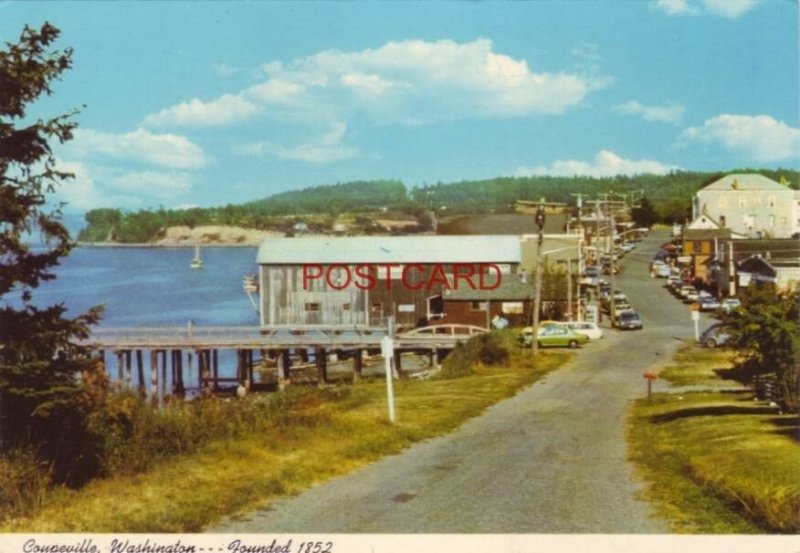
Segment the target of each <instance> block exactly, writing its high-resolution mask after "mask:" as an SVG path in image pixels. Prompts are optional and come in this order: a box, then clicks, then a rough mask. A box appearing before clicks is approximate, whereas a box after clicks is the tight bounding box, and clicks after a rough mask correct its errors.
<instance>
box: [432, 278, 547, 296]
mask: <svg viewBox="0 0 800 553" xmlns="http://www.w3.org/2000/svg"><path fill="white" fill-rule="evenodd" d="M534 294H535V290H534V288H533V286H532V285H531V284H530V283H529V282H522V281H521V280H520V278H519V277H518V276H517V275H503V278H502V280H501V281H500V286H498V287H497V288H495V289H494V290H480V289H474V290H473V289H472V288H460V289H458V290H453V291H452V292H450V293H448V294H446V295H445V296H444V300H445V301H487V300H512V301H514V300H516V301H522V300H528V299H532V298H533V296H534Z"/></svg>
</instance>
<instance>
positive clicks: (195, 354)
mask: <svg viewBox="0 0 800 553" xmlns="http://www.w3.org/2000/svg"><path fill="white" fill-rule="evenodd" d="M483 332H486V329H484V328H480V327H475V326H470V325H436V326H430V327H425V328H419V329H414V330H412V331H409V332H404V333H400V334H396V335H395V336H394V341H395V342H394V343H395V350H396V351H397V353H398V355H396V356H395V359H396V366H395V368H396V371H397V372H398V373H399V374H401V375H402V367H401V366H400V356H399V353H402V352H404V351H416V352H427V353H429V354H430V355H431V358H432V359H435V363H436V364H438V361H439V358H440V355H441V354H442V352H444V351H447V350H450V349H452V348H453V347H455V345H456V344H457V343H458V342H462V341H466V340H467V339H469V338H470V337H471V336H474V335H476V334H480V333H483ZM386 334H387V329H386V328H385V327H353V328H347V327H342V326H336V327H324V326H316V327H269V328H265V327H243V326H228V327H196V326H185V327H134V328H97V329H94V330H93V332H92V334H91V336H90V337H89V338H88V339H87V340H85V341H84V342H83V345H88V346H90V347H92V348H94V349H96V350H98V351H99V352H100V355H101V357H102V361H103V363H104V364H105V363H106V359H105V352H106V351H108V352H111V353H112V354H113V355H114V356H115V357H116V367H117V379H118V382H120V383H122V384H123V385H125V386H127V387H129V388H133V380H134V379H133V372H134V366H135V369H136V388H137V389H138V390H139V391H140V393H142V394H143V395H149V396H150V397H151V398H154V399H158V400H162V399H163V398H165V397H166V396H167V395H172V396H177V397H183V396H184V395H185V394H186V390H187V388H188V386H187V382H186V380H185V372H184V369H185V368H187V369H188V371H189V374H190V375H191V374H192V372H193V367H194V365H195V360H196V367H197V389H198V390H199V392H200V393H201V394H212V393H215V392H218V391H219V390H220V388H221V387H222V386H224V385H226V384H227V385H229V386H232V387H236V392H237V393H238V394H240V395H241V394H244V393H247V392H248V391H250V390H251V389H253V388H254V387H255V386H256V382H255V379H254V370H255V366H256V354H258V356H259V358H262V359H263V358H272V359H274V360H275V362H276V365H277V379H278V381H277V386H278V387H279V388H282V387H283V386H285V385H286V384H288V383H289V382H290V381H291V373H290V369H291V368H292V367H291V365H292V356H291V352H292V351H294V352H296V353H297V354H298V355H299V356H300V357H301V359H305V360H307V359H308V352H309V350H310V351H313V354H314V358H315V360H314V364H315V366H316V372H317V381H318V382H320V383H325V382H327V380H328V366H327V365H328V356H329V355H330V354H331V353H334V352H342V351H347V352H348V353H350V354H352V357H353V379H354V381H357V380H358V379H359V378H360V376H361V372H362V367H363V357H362V356H363V353H364V352H367V351H375V350H379V349H380V345H381V340H382V339H383V338H384V337H385V336H386ZM223 350H231V351H234V352H235V359H236V375H235V376H227V377H226V376H221V374H220V372H221V371H220V361H219V357H220V355H219V354H220V351H223ZM145 352H148V353H149V363H147V366H145ZM184 361H186V363H185V364H184ZM106 366H108V365H106ZM146 369H149V378H146ZM190 378H191V377H190ZM148 384H149V390H148ZM168 385H169V386H170V387H171V389H170V390H169V392H168V390H167V386H168Z"/></svg>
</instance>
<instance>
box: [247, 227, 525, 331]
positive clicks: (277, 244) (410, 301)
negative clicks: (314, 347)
mask: <svg viewBox="0 0 800 553" xmlns="http://www.w3.org/2000/svg"><path fill="white" fill-rule="evenodd" d="M257 262H258V265H259V276H258V282H259V287H258V288H259V293H260V297H259V311H260V314H261V326H262V328H274V327H293V328H302V327H319V326H333V327H337V326H341V327H346V328H353V327H371V326H383V325H384V324H385V321H386V318H387V317H388V316H390V315H393V316H394V317H395V320H396V321H397V324H398V327H400V328H403V327H405V328H410V327H415V326H424V325H426V324H428V322H430V321H432V320H436V319H439V318H441V317H442V316H443V313H444V312H443V306H444V301H443V298H444V295H445V293H446V292H447V291H450V290H459V289H491V288H492V287H496V286H499V284H500V282H501V281H502V278H503V276H504V275H509V274H515V273H516V271H517V269H518V267H519V265H520V262H521V250H520V240H519V237H517V236H510V235H504V236H500V235H491V236H358V237H343V238H336V237H303V238H273V239H267V240H264V242H262V244H261V246H260V248H259V250H258V257H257Z"/></svg>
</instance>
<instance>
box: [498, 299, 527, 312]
mask: <svg viewBox="0 0 800 553" xmlns="http://www.w3.org/2000/svg"><path fill="white" fill-rule="evenodd" d="M501 309H502V310H503V313H505V314H507V315H522V313H523V312H524V306H523V303H522V302H521V301H504V302H503V303H502V304H501Z"/></svg>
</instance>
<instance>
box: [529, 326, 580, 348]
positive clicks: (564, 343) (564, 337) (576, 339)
mask: <svg viewBox="0 0 800 553" xmlns="http://www.w3.org/2000/svg"><path fill="white" fill-rule="evenodd" d="M521 340H522V345H523V346H525V347H530V346H531V345H533V327H530V326H528V327H525V328H524V329H522V336H521ZM536 341H537V342H538V344H539V347H549V346H561V347H569V348H577V347H580V346H582V345H583V344H585V343H586V342H588V341H589V338H588V337H587V336H585V335H583V334H578V333H576V332H573V331H572V330H570V329H569V328H567V327H566V326H564V325H563V324H549V325H545V326H540V327H539V333H538V336H537V339H536Z"/></svg>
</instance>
